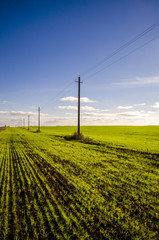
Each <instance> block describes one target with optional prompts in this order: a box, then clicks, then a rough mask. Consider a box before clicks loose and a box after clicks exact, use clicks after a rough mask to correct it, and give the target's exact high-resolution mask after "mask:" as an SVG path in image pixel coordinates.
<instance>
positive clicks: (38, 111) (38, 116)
mask: <svg viewBox="0 0 159 240" xmlns="http://www.w3.org/2000/svg"><path fill="white" fill-rule="evenodd" d="M38 132H40V107H39V108H38Z"/></svg>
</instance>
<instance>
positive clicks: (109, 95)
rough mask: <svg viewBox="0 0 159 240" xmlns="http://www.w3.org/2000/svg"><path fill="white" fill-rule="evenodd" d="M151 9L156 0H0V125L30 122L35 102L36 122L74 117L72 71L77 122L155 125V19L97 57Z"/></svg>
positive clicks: (158, 81) (158, 49)
mask: <svg viewBox="0 0 159 240" xmlns="http://www.w3.org/2000/svg"><path fill="white" fill-rule="evenodd" d="M158 12H159V2H158V1H157V0H151V1H149V0H134V1H131V0H120V1H117V0H114V1H107V0H105V1H104V0H98V1H97V0H85V1H84V0H79V1H78V0H76V1H75V0H74V1H73V0H72V1H71V0H70V1H69V0H67V1H64V0H63V1H62V0H58V1H48V0H45V1H16V0H14V1H10V0H8V1H1V3H0V66H1V67H0V86H1V87H0V125H4V124H6V125H11V126H15V125H16V124H19V123H20V121H21V120H22V119H24V118H25V119H26V121H27V116H28V115H30V120H31V124H32V125H36V124H37V108H38V107H39V106H40V107H41V112H42V115H41V118H42V119H41V121H42V124H43V125H76V123H77V109H76V108H77V99H76V97H77V83H75V82H74V81H75V79H78V76H79V75H80V76H81V80H82V81H83V84H81V98H82V99H81V106H82V108H81V124H82V125H92V124H94V125H152V124H157V125H158V124H159V95H158V92H159V91H158V90H159V64H158V59H159V37H158V36H159V25H156V27H154V28H153V29H152V30H151V31H149V32H148V33H147V34H145V35H144V36H143V37H141V38H139V39H138V40H137V41H135V42H134V43H133V44H131V45H130V46H128V47H126V48H125V49H123V50H122V51H119V52H118V53H117V54H115V55H114V56H113V57H112V58H110V59H108V60H107V61H103V62H102V63H101V61H102V60H103V59H106V57H107V56H110V55H111V54H112V53H113V52H114V51H115V50H117V49H119V48H120V47H121V46H123V45H124V44H125V43H127V42H129V41H130V40H131V39H133V38H134V37H135V36H138V35H139V34H140V33H142V32H144V31H145V30H146V29H148V28H149V27H150V26H152V25H153V24H154V23H156V22H157V21H159V17H158ZM98 63H101V64H99V65H98ZM95 66H96V67H95ZM92 67H93V68H92ZM91 68H92V69H91ZM90 69H91V70H90ZM87 71H88V72H87ZM97 72H98V73H97Z"/></svg>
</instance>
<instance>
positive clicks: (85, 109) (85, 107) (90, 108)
mask: <svg viewBox="0 0 159 240" xmlns="http://www.w3.org/2000/svg"><path fill="white" fill-rule="evenodd" d="M81 110H84V111H95V108H94V107H89V106H82V107H81Z"/></svg>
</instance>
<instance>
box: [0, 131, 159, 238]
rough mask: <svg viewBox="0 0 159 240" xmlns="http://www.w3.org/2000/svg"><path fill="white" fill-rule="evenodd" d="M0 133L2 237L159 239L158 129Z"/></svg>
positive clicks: (0, 212) (0, 217) (0, 234)
mask: <svg viewBox="0 0 159 240" xmlns="http://www.w3.org/2000/svg"><path fill="white" fill-rule="evenodd" d="M75 130H76V128H74V127H42V128H41V132H40V133H36V128H33V127H32V128H31V130H30V131H28V130H26V129H20V128H7V129H6V130H5V131H2V132H1V133H0V238H1V239H80V240H81V239H112V240H115V239H136V240H137V239H155V240H157V239H159V224H158V223H159V168H158V167H159V150H158V146H159V127H153V126H151V127H82V128H81V131H82V133H83V135H84V136H85V137H86V139H83V138H82V141H81V140H80V141H75V140H74V139H76V138H73V139H71V141H68V140H67V139H66V136H68V135H69V134H71V133H72V132H75Z"/></svg>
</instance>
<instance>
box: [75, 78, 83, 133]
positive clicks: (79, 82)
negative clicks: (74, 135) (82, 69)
mask: <svg viewBox="0 0 159 240" xmlns="http://www.w3.org/2000/svg"><path fill="white" fill-rule="evenodd" d="M76 82H78V135H80V84H81V83H82V82H81V81H80V76H79V77H78V81H76Z"/></svg>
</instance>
